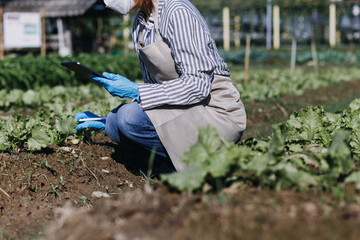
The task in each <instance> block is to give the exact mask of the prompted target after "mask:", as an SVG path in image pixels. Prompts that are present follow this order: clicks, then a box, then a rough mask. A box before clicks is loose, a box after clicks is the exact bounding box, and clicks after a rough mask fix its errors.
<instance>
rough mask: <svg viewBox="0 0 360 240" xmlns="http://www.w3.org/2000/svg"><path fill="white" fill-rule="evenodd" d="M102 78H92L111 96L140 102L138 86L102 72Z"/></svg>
mask: <svg viewBox="0 0 360 240" xmlns="http://www.w3.org/2000/svg"><path fill="white" fill-rule="evenodd" d="M103 76H104V77H105V78H102V77H96V76H92V79H94V80H95V81H96V82H97V83H99V84H100V85H101V86H103V87H104V88H105V89H106V90H107V91H108V92H109V93H110V94H111V95H112V96H118V97H121V98H133V99H135V100H136V101H137V102H140V93H139V88H138V84H137V83H134V82H132V81H130V80H129V79H127V78H126V77H123V76H121V75H119V74H113V73H107V72H104V73H103Z"/></svg>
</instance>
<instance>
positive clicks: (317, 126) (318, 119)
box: [161, 99, 360, 197]
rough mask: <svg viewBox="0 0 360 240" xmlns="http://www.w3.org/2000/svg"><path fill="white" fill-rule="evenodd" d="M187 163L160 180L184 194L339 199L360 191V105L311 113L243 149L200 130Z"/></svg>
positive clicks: (356, 102)
mask: <svg viewBox="0 0 360 240" xmlns="http://www.w3.org/2000/svg"><path fill="white" fill-rule="evenodd" d="M182 160H183V161H184V162H185V163H186V164H187V165H188V166H189V168H188V169H187V170H185V171H184V172H177V173H173V174H170V175H162V176H161V179H162V180H163V181H165V182H167V183H168V184H169V185H170V186H172V187H173V188H176V189H178V190H180V191H185V190H192V191H194V190H197V191H201V190H211V189H215V190H219V189H221V188H223V187H226V186H229V185H231V184H237V185H238V186H240V185H241V184H250V185H253V186H260V187H263V188H270V189H297V190H304V189H314V190H318V191H329V190H330V191H332V192H333V193H334V194H335V195H336V196H338V197H342V196H343V193H344V190H345V189H346V188H345V187H346V186H347V185H348V184H353V185H354V189H356V190H358V191H360V171H359V169H357V168H356V162H358V161H359V160H360V99H356V100H354V101H353V102H352V103H351V104H350V106H349V108H348V109H346V110H344V111H343V112H341V113H338V114H333V113H328V112H325V111H324V108H323V107H320V106H316V107H308V108H306V109H303V110H301V111H300V112H297V113H294V114H293V115H291V117H290V119H289V120H288V121H287V122H284V123H280V124H277V125H274V126H273V133H272V136H271V137H269V138H267V139H247V140H245V141H243V142H242V143H241V144H240V145H236V144H232V143H229V142H226V141H224V140H222V139H220V138H219V137H218V136H217V133H216V131H215V130H214V129H213V128H208V129H200V137H199V140H198V142H197V143H196V144H195V145H194V146H193V147H192V148H191V149H190V151H189V152H187V153H186V154H185V155H184V156H183V158H182Z"/></svg>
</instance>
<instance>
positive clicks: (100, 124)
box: [75, 111, 106, 131]
mask: <svg viewBox="0 0 360 240" xmlns="http://www.w3.org/2000/svg"><path fill="white" fill-rule="evenodd" d="M75 118H76V119H77V120H78V121H79V120H80V119H87V118H100V117H99V116H98V115H96V114H93V113H92V112H89V111H86V112H79V113H76V114H75ZM105 123H106V120H105V119H103V120H100V121H99V120H97V121H85V122H81V123H79V124H78V125H77V126H76V128H75V130H82V129H85V128H95V129H98V130H100V131H103V130H105Z"/></svg>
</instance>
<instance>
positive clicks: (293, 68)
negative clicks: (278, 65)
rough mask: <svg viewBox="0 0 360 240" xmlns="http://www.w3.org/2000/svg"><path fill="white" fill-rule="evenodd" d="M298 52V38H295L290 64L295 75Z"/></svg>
mask: <svg viewBox="0 0 360 240" xmlns="http://www.w3.org/2000/svg"><path fill="white" fill-rule="evenodd" d="M296 50H297V41H296V38H293V40H292V46H291V64H290V72H291V73H294V72H295V68H296Z"/></svg>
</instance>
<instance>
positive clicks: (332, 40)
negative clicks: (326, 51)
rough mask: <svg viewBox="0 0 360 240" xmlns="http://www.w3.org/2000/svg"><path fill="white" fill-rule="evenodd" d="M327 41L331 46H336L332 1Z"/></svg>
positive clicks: (334, 9)
mask: <svg viewBox="0 0 360 240" xmlns="http://www.w3.org/2000/svg"><path fill="white" fill-rule="evenodd" d="M329 43H330V46H331V47H335V46H336V5H335V4H334V3H332V4H330V16H329Z"/></svg>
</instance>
